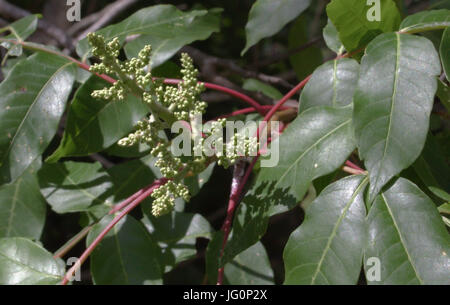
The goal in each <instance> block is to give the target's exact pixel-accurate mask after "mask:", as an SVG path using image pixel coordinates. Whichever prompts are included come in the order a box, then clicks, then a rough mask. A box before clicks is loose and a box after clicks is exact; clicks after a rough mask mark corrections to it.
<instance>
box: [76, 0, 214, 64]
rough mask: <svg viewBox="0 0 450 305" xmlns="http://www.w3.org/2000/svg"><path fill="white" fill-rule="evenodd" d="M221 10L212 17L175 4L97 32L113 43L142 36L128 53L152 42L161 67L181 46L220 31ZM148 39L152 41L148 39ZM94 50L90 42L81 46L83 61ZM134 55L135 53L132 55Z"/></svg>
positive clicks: (157, 7) (141, 12) (156, 7)
mask: <svg viewBox="0 0 450 305" xmlns="http://www.w3.org/2000/svg"><path fill="white" fill-rule="evenodd" d="M218 13H219V11H218V10H213V11H212V12H211V14H208V11H206V10H193V11H190V12H182V11H180V10H178V9H177V8H176V7H175V6H173V5H154V6H150V7H147V8H144V9H141V10H139V11H137V12H136V13H134V14H133V15H131V16H130V17H128V18H126V19H125V20H123V21H121V22H119V23H117V24H114V25H110V26H108V27H106V28H103V29H101V30H99V31H97V33H98V34H101V35H103V36H104V37H105V40H106V41H108V40H111V39H113V38H115V37H117V38H118V39H119V40H120V41H121V42H123V41H125V39H126V38H127V37H130V36H132V35H142V38H140V39H139V40H138V41H136V42H134V43H133V42H132V45H131V47H130V48H129V49H128V52H134V49H136V48H137V46H138V45H141V44H148V43H152V44H155V45H154V46H153V47H154V48H153V56H154V58H153V60H154V62H153V64H154V65H155V64H161V63H162V61H164V60H166V59H168V58H170V57H171V56H172V55H173V54H175V53H176V52H177V51H178V50H179V49H180V48H181V47H183V46H184V45H185V44H188V43H190V42H192V41H195V40H199V39H206V38H208V37H209V36H210V35H211V34H212V33H213V32H217V31H218V30H219V18H218ZM147 39H148V40H147ZM91 50H92V47H91V46H90V45H89V43H88V41H87V39H86V38H85V39H83V40H81V41H80V42H79V44H78V46H77V54H78V55H79V56H80V57H81V58H83V59H84V58H87V57H89V56H90V55H91ZM129 55H131V54H129Z"/></svg>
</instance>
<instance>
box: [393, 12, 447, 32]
mask: <svg viewBox="0 0 450 305" xmlns="http://www.w3.org/2000/svg"><path fill="white" fill-rule="evenodd" d="M448 26H450V10H446V9H442V10H432V11H423V12H419V13H416V14H414V15H411V16H408V17H406V18H405V19H404V20H403V21H402V23H401V24H400V32H402V33H411V34H412V33H420V32H425V31H433V30H439V29H445V28H446V27H448Z"/></svg>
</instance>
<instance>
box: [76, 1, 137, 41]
mask: <svg viewBox="0 0 450 305" xmlns="http://www.w3.org/2000/svg"><path fill="white" fill-rule="evenodd" d="M136 2H137V0H118V1H115V2H113V3H111V4H109V5H107V6H106V7H105V8H103V9H102V10H101V11H99V12H96V13H94V14H92V15H89V16H87V17H85V18H83V19H82V20H81V21H80V22H78V23H77V24H75V25H74V26H73V27H72V28H70V29H69V33H73V34H75V33H76V32H78V30H80V29H83V28H85V27H87V26H89V27H88V28H87V29H86V30H85V31H83V32H82V33H81V34H79V35H78V36H77V37H76V38H75V41H74V42H77V41H80V40H81V39H83V38H84V37H86V35H87V34H89V33H91V32H95V31H97V30H98V29H100V28H102V27H103V26H104V25H106V24H108V23H109V22H110V21H111V20H112V19H114V18H115V17H116V16H117V15H118V14H119V13H121V12H122V11H123V10H125V9H127V8H128V7H130V6H131V5H133V4H135V3H136Z"/></svg>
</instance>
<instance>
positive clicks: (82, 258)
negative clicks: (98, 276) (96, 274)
mask: <svg viewBox="0 0 450 305" xmlns="http://www.w3.org/2000/svg"><path fill="white" fill-rule="evenodd" d="M167 181H168V180H167V179H165V178H162V179H158V180H156V181H155V182H153V183H152V184H151V185H150V186H149V187H147V188H146V191H145V192H143V193H141V194H140V195H139V196H137V197H136V198H135V199H134V200H133V201H132V202H131V203H129V204H128V205H127V206H126V207H125V208H124V209H123V211H122V212H120V214H118V215H117V216H116V217H114V219H113V220H112V221H111V222H110V223H109V224H108V225H107V226H106V227H105V228H104V229H103V231H102V232H101V233H100V234H99V235H98V236H97V237H96V238H95V239H94V241H93V242H92V243H91V244H90V245H89V247H87V248H86V250H85V251H84V252H83V254H82V255H81V256H80V258H79V259H78V260H77V262H76V263H75V264H74V265H73V267H71V268H70V269H69V270H68V271H67V272H66V274H65V275H64V278H63V280H62V281H61V284H62V285H66V284H67V283H68V282H69V281H70V279H71V278H72V277H73V275H74V273H75V272H76V271H77V270H78V269H79V268H80V267H81V265H82V264H83V263H84V262H85V261H86V259H87V258H88V257H89V255H90V254H91V253H92V251H94V249H95V248H96V247H97V246H98V244H99V243H100V242H101V241H102V239H103V238H104V237H105V236H106V234H108V232H109V231H110V230H111V229H112V228H113V227H114V226H115V225H116V224H117V223H118V222H119V221H120V220H121V219H122V218H123V217H124V216H125V215H127V214H128V213H129V212H130V211H131V210H133V209H134V208H135V207H137V206H138V205H139V204H140V203H141V202H142V201H143V200H144V199H145V198H147V197H148V196H150V195H151V193H152V192H153V191H154V190H155V189H157V188H158V187H160V186H161V185H164V184H165V183H166V182H167ZM132 196H133V195H132Z"/></svg>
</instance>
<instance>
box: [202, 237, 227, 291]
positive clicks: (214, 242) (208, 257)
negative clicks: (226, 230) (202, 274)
mask: <svg viewBox="0 0 450 305" xmlns="http://www.w3.org/2000/svg"><path fill="white" fill-rule="evenodd" d="M222 244H223V231H216V232H214V234H213V236H212V238H211V240H210V241H209V243H208V247H207V248H206V254H205V267H206V275H207V281H208V283H209V284H214V285H215V284H216V283H217V275H218V269H219V266H220V262H219V257H220V251H221V249H222Z"/></svg>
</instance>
